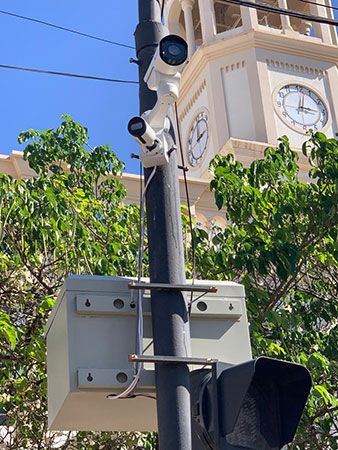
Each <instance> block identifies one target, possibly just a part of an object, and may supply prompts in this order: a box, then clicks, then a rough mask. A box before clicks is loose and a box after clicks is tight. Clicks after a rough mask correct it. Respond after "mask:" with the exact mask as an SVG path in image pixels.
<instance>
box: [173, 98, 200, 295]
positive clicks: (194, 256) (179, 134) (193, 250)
mask: <svg viewBox="0 0 338 450" xmlns="http://www.w3.org/2000/svg"><path fill="white" fill-rule="evenodd" d="M174 106H175V118H176V127H177V134H178V143H179V147H180V153H181V160H182V166H183V167H185V164H184V154H183V146H182V139H181V127H180V123H179V120H178V112H177V103H176V102H175V105H174ZM185 172H186V171H185V170H183V178H184V186H185V195H186V197H187V206H188V214H189V226H190V234H191V249H192V264H193V268H192V283H193V284H194V281H195V278H196V249H195V241H194V235H193V228H192V217H191V210H190V198H189V190H188V183H187V176H186V173H185ZM192 296H193V292H191V300H190V302H192Z"/></svg>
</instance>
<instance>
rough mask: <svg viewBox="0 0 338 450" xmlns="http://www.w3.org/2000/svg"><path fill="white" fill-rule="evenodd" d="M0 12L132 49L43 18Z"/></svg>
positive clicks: (0, 11)
mask: <svg viewBox="0 0 338 450" xmlns="http://www.w3.org/2000/svg"><path fill="white" fill-rule="evenodd" d="M0 14H6V15H7V16H12V17H17V18H19V19H23V20H29V21H30V22H35V23H40V24H41V25H46V26H47V27H52V28H57V29H58V30H62V31H67V32H68V33H73V34H78V35H80V36H84V37H87V38H90V39H95V40H96V41H101V42H106V43H107V44H112V45H118V46H119V47H125V48H131V49H134V48H135V47H132V46H131V45H127V44H121V42H115V41H110V40H109V39H104V38H101V37H98V36H93V35H92V34H88V33H82V32H81V31H77V30H72V29H71V28H66V27H62V26H60V25H55V24H54V23H50V22H45V21H44V20H39V19H34V18H33V17H27V16H22V15H20V14H14V13H11V12H9V11H3V10H0Z"/></svg>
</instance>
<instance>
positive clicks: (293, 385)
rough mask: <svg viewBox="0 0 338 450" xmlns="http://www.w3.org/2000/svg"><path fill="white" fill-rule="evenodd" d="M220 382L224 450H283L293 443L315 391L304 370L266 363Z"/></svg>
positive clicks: (238, 369)
mask: <svg viewBox="0 0 338 450" xmlns="http://www.w3.org/2000/svg"><path fill="white" fill-rule="evenodd" d="M218 371H219V369H218ZM217 378H218V379H217V391H218V392H217V399H218V401H217V404H218V418H219V420H218V423H219V430H218V433H216V434H218V435H219V437H220V439H221V440H222V441H223V440H225V442H226V445H225V446H220V448H229V449H230V448H238V449H241V448H242V449H247V450H280V449H281V448H282V447H283V445H285V444H286V443H288V442H291V441H292V439H293V437H294V435H295V432H296V429H297V426H298V423H299V420H300V417H301V414H302V411H303V409H304V406H305V402H306V399H307V396H308V394H309V391H310V388H311V377H310V374H309V372H308V371H307V369H306V368H305V367H303V366H300V365H298V364H292V363H288V362H284V361H279V360H275V359H270V358H265V357H262V358H258V359H256V360H253V361H248V362H247V363H243V364H239V365H237V366H233V367H230V368H228V369H226V370H221V371H219V375H218V377H217ZM231 405H232V407H231ZM232 446H234V447H232Z"/></svg>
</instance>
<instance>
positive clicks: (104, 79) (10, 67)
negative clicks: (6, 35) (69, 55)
mask: <svg viewBox="0 0 338 450" xmlns="http://www.w3.org/2000/svg"><path fill="white" fill-rule="evenodd" d="M0 68H2V69H13V70H25V71H27V72H37V73H46V74H49V75H61V76H63V77H74V78H85V79H88V80H98V81H110V82H112V83H125V84H138V81H131V80H118V79H114V78H104V77H94V76H91V75H79V74H76V73H67V72H54V71H53V70H42V69H32V68H30V67H18V66H8V65H6V64H0Z"/></svg>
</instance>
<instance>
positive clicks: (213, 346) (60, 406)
mask: <svg viewBox="0 0 338 450" xmlns="http://www.w3.org/2000/svg"><path fill="white" fill-rule="evenodd" d="M131 280H132V279H131V278H122V277H100V276H70V277H68V278H67V279H66V280H65V283H64V285H63V287H62V289H61V291H60V294H59V296H58V298H57V300H56V303H55V306H54V308H53V311H52V312H51V314H50V317H49V320H48V322H47V325H46V329H45V335H46V337H47V376H48V419H49V428H50V429H52V430H82V431H85V430H92V431H135V430H140V431H151V430H156V429H157V418H156V397H155V395H156V392H155V373H154V368H153V366H152V365H145V368H144V370H143V371H142V376H141V379H140V382H139V385H138V387H137V390H136V392H135V393H136V396H135V397H134V398H131V399H129V398H128V399H119V400H112V399H108V398H107V395H108V394H111V393H118V392H121V391H122V390H123V389H125V388H126V387H127V386H128V385H129V384H130V382H131V381H132V378H133V374H134V369H133V364H132V363H130V362H128V355H130V354H132V353H135V341H136V308H135V303H136V295H137V291H133V290H129V289H128V283H129V282H130V281H131ZM198 284H205V285H212V286H216V287H217V289H218V291H217V293H216V294H206V295H205V296H204V297H203V298H201V299H200V300H197V301H195V302H194V303H193V304H192V312H191V322H190V328H191V347H192V356H194V357H198V358H215V359H219V360H221V361H225V362H229V363H234V364H236V363H240V362H243V361H247V360H249V359H251V348H250V341H249V332H248V323H247V317H246V307H245V293H244V287H243V286H241V285H239V284H236V283H232V282H220V281H202V282H201V281H198ZM197 296H198V294H196V295H195V297H197ZM143 310H144V348H146V347H147V346H149V348H148V349H147V351H146V352H145V354H146V355H151V354H152V345H151V342H152V327H151V312H150V294H149V293H148V292H145V293H144V295H143ZM194 368H196V366H195V367H194Z"/></svg>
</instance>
